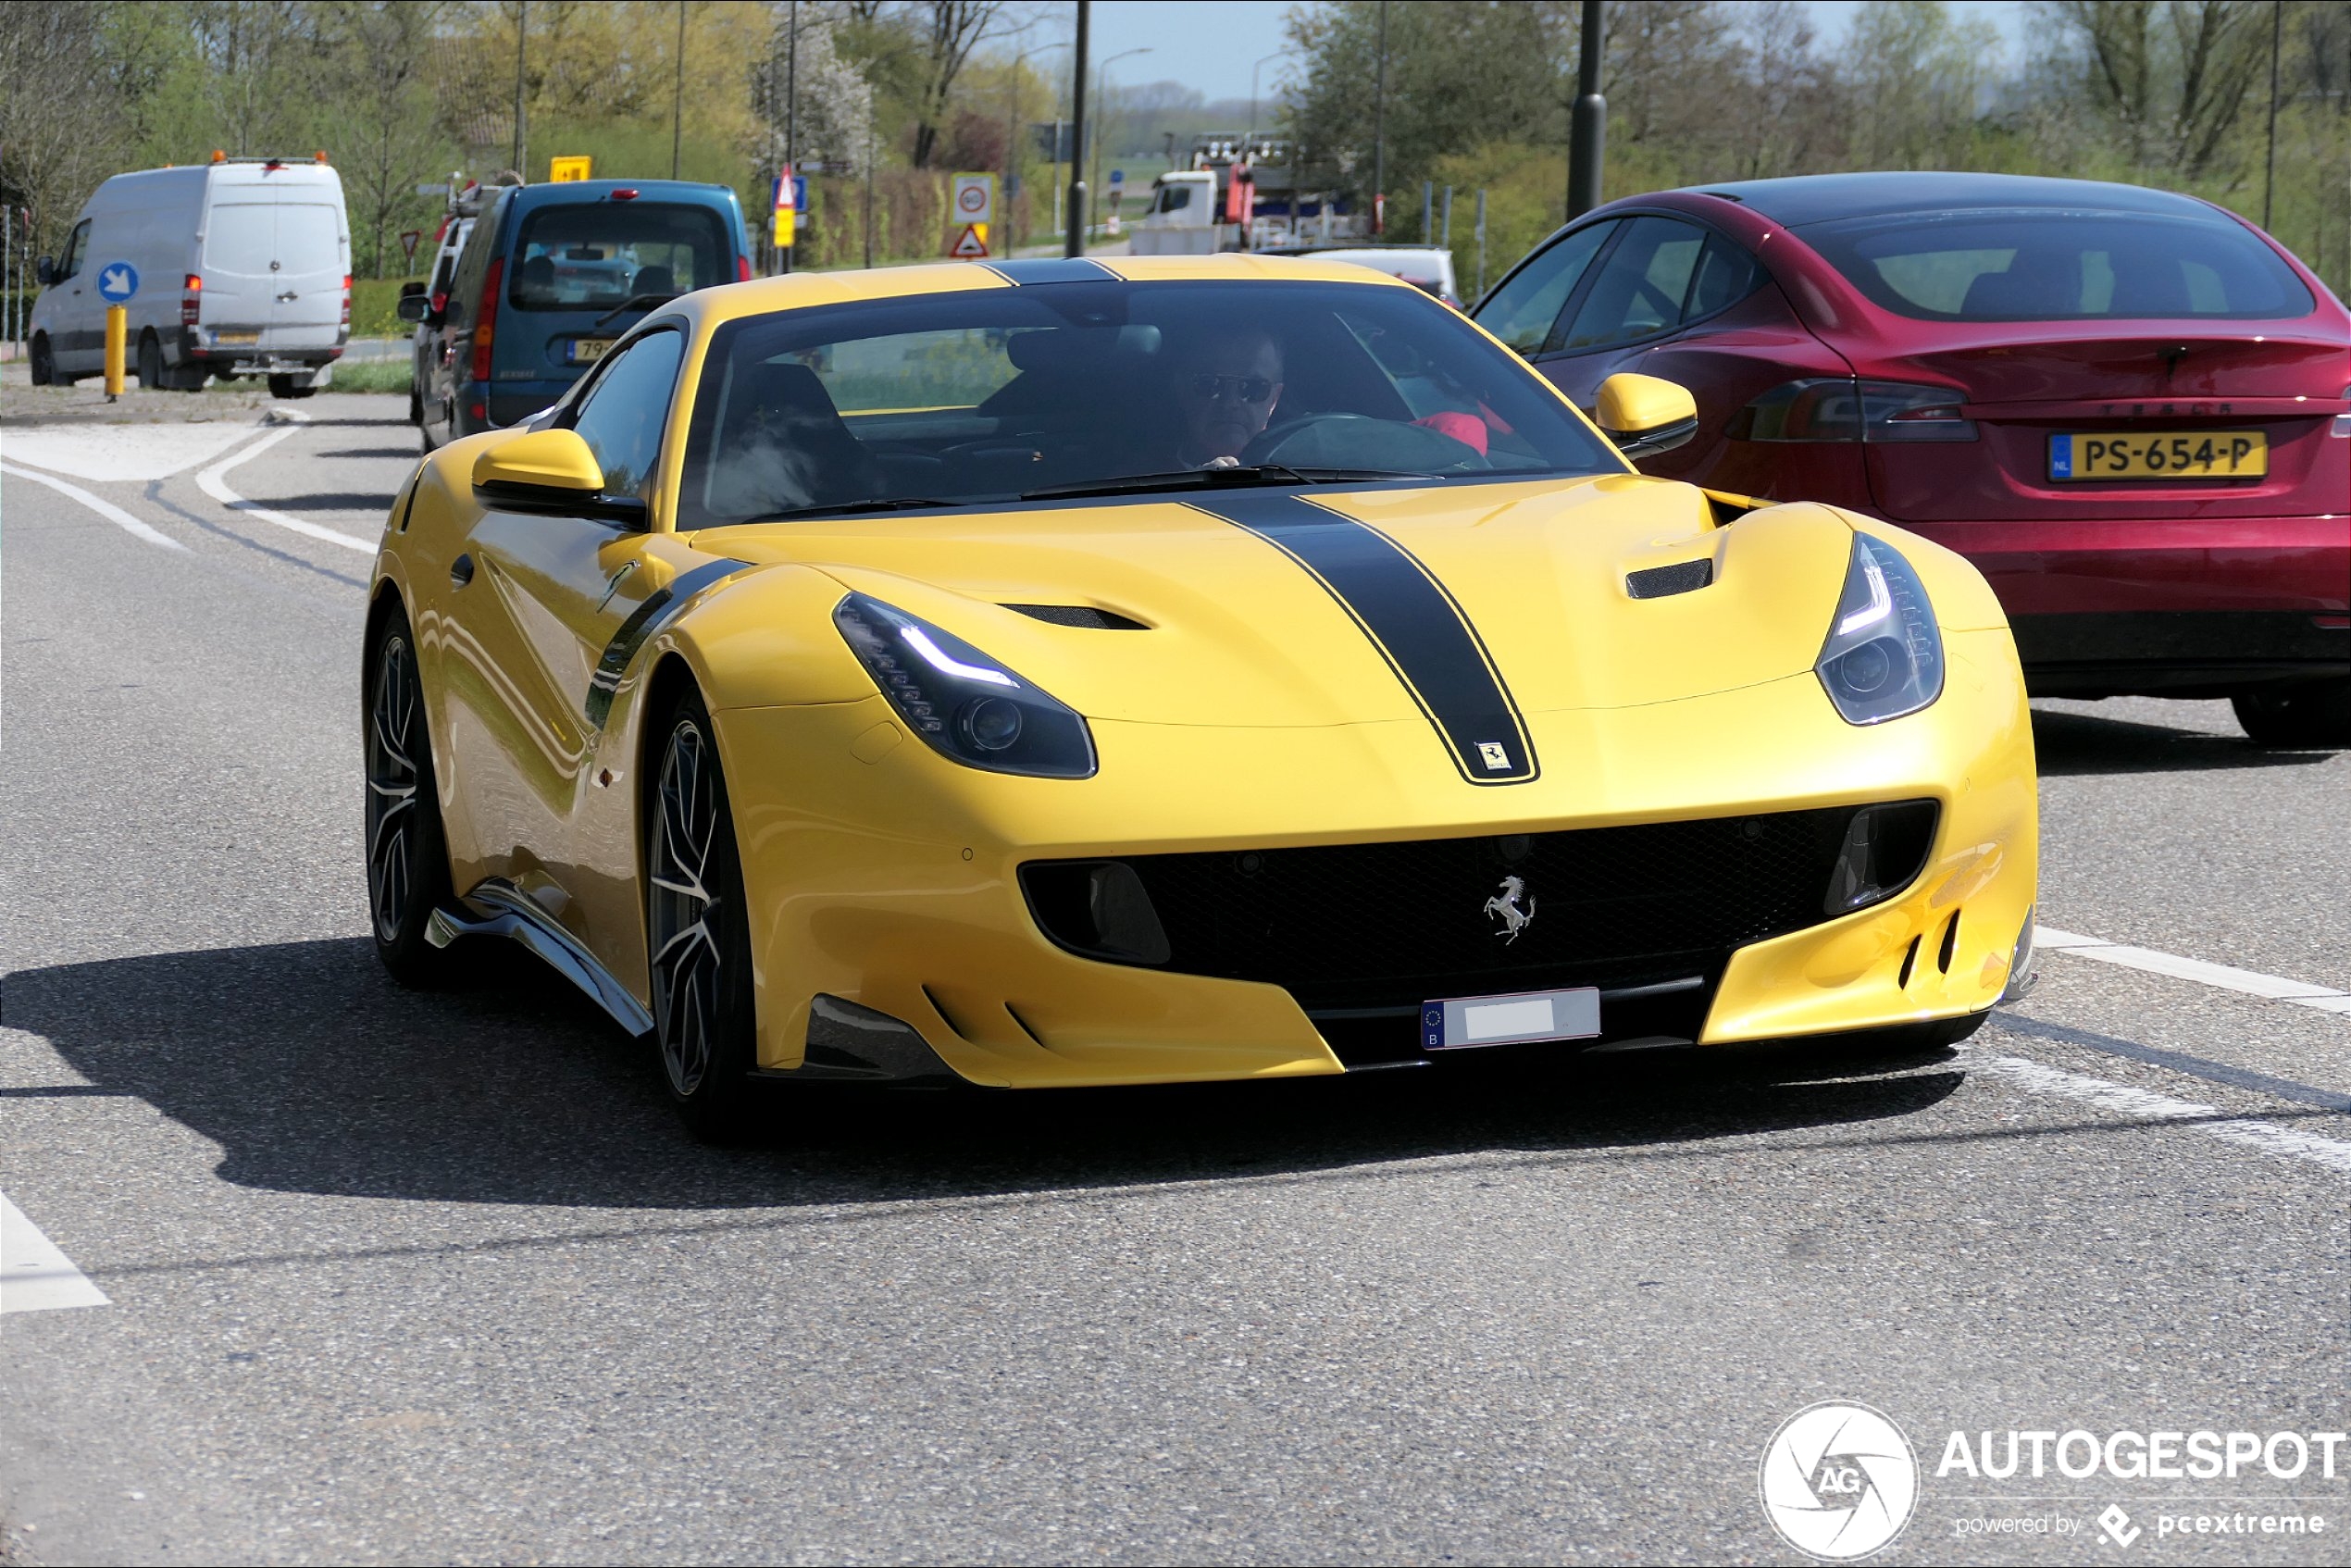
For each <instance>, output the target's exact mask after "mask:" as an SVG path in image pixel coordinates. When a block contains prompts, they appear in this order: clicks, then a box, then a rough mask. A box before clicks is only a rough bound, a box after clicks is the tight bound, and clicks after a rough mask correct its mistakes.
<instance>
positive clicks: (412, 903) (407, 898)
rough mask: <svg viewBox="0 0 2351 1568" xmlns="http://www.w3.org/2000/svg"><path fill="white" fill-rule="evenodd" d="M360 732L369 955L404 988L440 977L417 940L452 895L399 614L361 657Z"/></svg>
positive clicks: (438, 957)
mask: <svg viewBox="0 0 2351 1568" xmlns="http://www.w3.org/2000/svg"><path fill="white" fill-rule="evenodd" d="M362 722H363V723H364V725H365V728H366V733H365V735H364V737H363V741H362V750H363V752H364V754H365V756H366V759H367V760H366V773H367V837H366V840H365V842H366V845H367V911H368V915H369V922H370V925H371V926H372V927H373V929H374V932H375V939H376V957H377V958H378V959H379V960H381V961H382V964H383V966H384V968H385V969H386V970H387V971H388V972H389V973H390V974H391V976H392V978H393V979H395V980H397V981H399V982H400V983H401V984H402V985H404V986H413V987H419V988H422V987H427V986H431V985H434V984H436V983H438V982H439V981H441V980H442V979H444V978H445V977H447V976H448V974H449V971H450V965H449V962H448V956H447V954H445V953H444V952H442V950H440V949H438V948H436V947H434V946H432V945H431V944H430V943H429V942H428V941H426V940H425V928H426V924H427V922H428V921H429V919H430V918H431V915H432V912H433V911H434V910H435V909H436V908H438V907H439V906H441V905H442V904H443V903H446V902H449V901H450V900H451V898H452V897H453V891H452V890H451V888H450V885H449V846H448V840H447V839H446V838H445V837H444V836H443V834H442V827H441V797H440V795H439V794H438V793H437V792H436V790H435V788H434V779H433V767H432V741H431V739H430V735H429V730H428V728H427V724H426V718H425V697H424V684H423V682H422V681H421V680H420V679H418V678H417V656H416V638H415V637H414V635H413V634H412V633H411V632H410V631H409V629H408V617H407V616H405V615H404V614H403V613H402V612H401V611H400V610H398V609H396V608H395V609H394V610H393V611H392V613H391V614H390V615H388V616H385V617H384V620H383V624H382V626H381V627H380V628H379V629H378V631H377V633H376V639H375V643H374V645H373V646H372V647H370V648H369V649H368V650H367V706H366V708H365V709H364V710H363V716H362Z"/></svg>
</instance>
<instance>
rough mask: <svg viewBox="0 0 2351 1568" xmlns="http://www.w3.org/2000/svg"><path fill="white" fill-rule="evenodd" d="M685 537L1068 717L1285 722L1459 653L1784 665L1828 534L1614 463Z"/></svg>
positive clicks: (1848, 533) (1714, 677)
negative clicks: (1596, 473) (901, 627)
mask: <svg viewBox="0 0 2351 1568" xmlns="http://www.w3.org/2000/svg"><path fill="white" fill-rule="evenodd" d="M695 547H696V549H697V550H698V551H702V552H715V553H720V554H726V555H728V556H731V557H733V558H735V559H738V560H741V561H746V562H751V563H753V564H766V563H787V562H789V563H794V564H797V565H801V566H811V567H815V569H817V570H819V571H822V572H824V573H826V574H827V575H828V576H829V577H831V578H832V579H835V580H837V581H838V582H840V584H841V585H842V586H843V587H844V588H847V589H853V590H855V591H858V592H861V593H866V594H870V595H872V596H873V597H875V598H877V599H880V600H883V601H885V602H887V603H889V604H894V605H896V606H897V607H898V608H900V609H902V610H904V611H906V612H908V613H910V614H912V615H915V616H921V617H923V618H924V619H926V620H928V621H931V622H932V623H934V624H936V625H938V626H939V627H942V628H945V629H947V630H949V631H951V632H952V633H954V634H955V635H956V636H958V637H960V638H963V639H964V641H968V642H970V643H972V644H973V645H975V646H976V647H978V648H980V649H982V650H984V651H986V653H989V655H990V656H991V657H993V658H995V659H998V660H1000V661H1001V663H1002V664H1003V665H1004V666H1006V667H1007V668H1009V669H1010V670H1011V671H1013V672H1014V674H1016V675H1017V676H1019V677H1020V678H1023V679H1025V680H1027V681H1029V682H1030V683H1032V684H1034V685H1036V686H1038V687H1040V688H1042V689H1043V690H1045V691H1049V692H1051V693H1052V694H1053V695H1054V696H1056V697H1058V698H1060V699H1061V700H1062V701H1063V702H1064V703H1069V704H1070V705H1071V706H1072V707H1074V708H1076V709H1077V710H1078V711H1079V712H1081V713H1083V714H1086V715H1088V716H1090V717H1094V718H1100V719H1106V720H1125V721H1130V722H1139V723H1158V724H1185V725H1220V726H1243V727H1257V726H1269V727H1270V726H1281V727H1297V726H1324V725H1339V724H1362V723H1378V722H1383V721H1389V720H1398V719H1412V718H1415V717H1419V716H1432V717H1433V716H1437V710H1438V709H1441V708H1442V707H1444V705H1445V703H1446V702H1447V701H1448V696H1447V692H1448V691H1449V686H1448V683H1449V682H1457V681H1461V680H1469V681H1472V682H1473V683H1474V681H1475V680H1476V679H1477V678H1478V675H1477V666H1483V668H1484V669H1485V671H1486V677H1487V678H1490V679H1491V680H1492V681H1493V682H1495V683H1496V685H1498V686H1499V690H1500V691H1503V692H1505V693H1506V694H1507V700H1508V702H1509V703H1510V704H1511V705H1512V706H1514V707H1515V708H1516V709H1517V711H1518V712H1519V713H1520V714H1522V715H1526V714H1535V713H1541V712H1548V711H1555V710H1561V709H1585V708H1617V707H1628V706H1634V705H1637V704H1643V703H1665V702H1673V701H1675V700H1677V699H1681V698H1688V697H1697V696H1704V695H1708V694H1711V693H1714V692H1719V691H1729V690H1733V689H1735V688H1738V687H1743V686H1750V685H1756V684H1760V683H1761V682H1764V681H1769V680H1774V679H1778V678H1784V677H1785V676H1788V675H1791V674H1796V673H1800V672H1802V671H1804V670H1807V669H1809V668H1810V667H1811V666H1812V664H1813V662H1814V660H1815V659H1816V658H1817V657H1818V655H1819V653H1820V650H1821V643H1822V638H1823V637H1824V636H1825V635H1826V632H1827V628H1828V625H1829V620H1830V616H1831V615H1832V613H1833V612H1834V610H1835V605H1836V602H1837V597H1838V594H1839V592H1840V591H1841V588H1842V585H1843V582H1844V578H1845V572H1846V568H1847V563H1848V560H1849V558H1850V554H1851V551H1852V530H1851V526H1850V524H1849V523H1848V522H1847V519H1846V518H1845V517H1844V516H1842V515H1840V514H1838V513H1836V512H1834V511H1831V510H1830V509H1828V508H1826V507H1822V506H1817V505H1810V504H1802V505H1786V506H1773V507H1769V508H1766V509H1764V510H1761V511H1757V512H1752V513H1749V514H1748V515H1747V516H1744V517H1741V518H1740V519H1739V520H1737V521H1736V522H1735V523H1734V524H1732V525H1730V526H1728V527H1718V526H1717V525H1716V522H1715V519H1714V515H1713V513H1712V510H1711V505H1710V502H1709V500H1708V498H1707V497H1706V495H1705V494H1704V493H1703V492H1700V491H1698V490H1697V489H1694V488H1692V487H1690V486H1687V485H1684V484H1679V483H1673V482H1669V481H1664V480H1659V479H1647V478H1644V477H1641V476H1638V475H1631V474H1626V475H1611V476H1606V477H1602V478H1598V479H1576V480H1569V481H1565V482H1562V481H1561V480H1558V479H1547V480H1543V481H1540V482H1528V483H1499V484H1498V483H1469V484H1455V485H1447V486H1434V487H1429V488H1425V489H1422V488H1412V489H1404V488H1396V487H1381V488H1378V489H1373V490H1363V491H1353V492H1347V491H1332V490H1320V489H1318V490H1313V491H1308V492H1299V491H1291V490H1234V491H1220V492H1209V493H1205V494H1200V495H1198V496H1186V497H1183V498H1180V499H1164V500H1163V499H1158V498H1152V499H1149V500H1126V499H1124V498H1122V499H1120V500H1118V501H1116V502H1113V503H1108V504H1104V503H1097V502H1087V503H1079V504H1071V503H1054V504H1039V505H1036V506H1033V507H1013V508H1003V509H989V510H986V511H976V512H971V513H961V514H947V515H941V514H929V515H925V516H883V517H859V518H849V519H812V520H809V521H805V522H794V523H777V524H759V525H744V526H738V527H733V528H728V529H716V530H711V531H710V532H706V533H704V534H703V535H701V536H700V537H699V538H698V539H697V540H696V541H695ZM1698 563H1703V564H1704V565H1703V567H1702V568H1701V567H1700V566H1698ZM1661 566H1681V567H1682V568H1684V569H1683V571H1682V572H1680V573H1677V574H1670V576H1672V577H1673V579H1674V581H1673V582H1670V583H1669V582H1660V581H1657V580H1655V579H1650V580H1648V581H1646V582H1645V583H1643V584H1642V585H1641V586H1642V587H1643V588H1645V589H1647V590H1648V594H1647V596H1643V597H1636V596H1635V594H1636V588H1634V587H1631V586H1628V583H1627V578H1628V575H1629V574H1633V573H1640V572H1647V571H1649V570H1651V569H1653V568H1657V567H1661ZM1701 575H1703V577H1704V579H1706V582H1705V586H1703V587H1698V588H1696V589H1695V590H1690V591H1678V592H1671V591H1664V590H1666V589H1668V588H1670V587H1673V586H1678V584H1680V583H1686V582H1688V581H1690V580H1692V579H1695V578H1698V577H1699V576H1701ZM1014 606H1029V607H1030V608H1028V609H1022V608H1015V607H1014ZM1039 609H1043V610H1044V611H1046V612H1047V613H1048V614H1049V615H1054V616H1058V622H1057V621H1056V620H1053V619H1045V618H1039V616H1038V614H1037V611H1038V610H1039ZM1071 611H1076V612H1080V614H1078V615H1071V614H1069V612H1071ZM1085 612H1095V613H1096V614H1094V615H1091V616H1088V615H1086V614H1084V613H1085ZM1089 619H1090V620H1094V621H1097V622H1100V623H1102V624H1096V625H1083V624H1060V623H1066V622H1071V621H1082V620H1089ZM1487 689H1488V690H1491V689H1492V688H1487Z"/></svg>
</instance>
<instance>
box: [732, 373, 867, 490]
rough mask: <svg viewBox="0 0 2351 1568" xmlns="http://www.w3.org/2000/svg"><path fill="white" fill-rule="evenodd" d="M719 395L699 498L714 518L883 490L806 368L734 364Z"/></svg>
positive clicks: (828, 396)
mask: <svg viewBox="0 0 2351 1568" xmlns="http://www.w3.org/2000/svg"><path fill="white" fill-rule="evenodd" d="M725 396H726V403H725V405H724V409H723V411H722V413H721V414H720V417H719V425H718V431H717V440H716V442H715V447H716V453H717V460H716V461H715V463H713V464H712V465H711V472H710V480H709V488H708V492H707V494H706V497H705V504H706V505H707V506H708V508H709V509H710V511H711V512H712V513H713V514H714V515H715V516H732V517H745V516H759V515H761V514H762V513H766V512H784V511H790V510H792V509H793V508H795V507H801V506H832V505H839V504H841V503H843V502H849V501H864V500H868V499H872V498H874V497H877V496H878V495H879V494H880V493H881V487H882V484H883V479H884V476H883V473H882V470H881V466H880V465H879V464H878V463H877V461H876V460H875V459H874V456H873V454H871V453H869V452H867V451H866V449H865V444H864V443H863V442H860V441H858V439H857V437H856V436H855V435H854V434H852V432H851V430H850V429H849V426H848V425H847V423H845V422H844V421H843V420H842V418H841V417H840V410H839V409H838V408H837V407H835V406H834V404H833V400H832V396H831V394H830V393H828V392H826V391H825V383H824V382H823V381H822V380H818V379H817V376H816V372H815V371H814V370H812V369H810V368H809V367H807V366H805V365H801V364H797V363H794V362H792V361H790V360H786V361H783V362H780V363H778V362H776V361H766V362H763V363H758V364H752V365H744V366H739V367H737V368H736V370H735V373H734V375H733V378H732V380H731V384H730V385H729V386H728V389H727V391H726V393H725Z"/></svg>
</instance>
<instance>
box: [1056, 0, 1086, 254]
mask: <svg viewBox="0 0 2351 1568" xmlns="http://www.w3.org/2000/svg"><path fill="white" fill-rule="evenodd" d="M1093 8H1094V7H1093V0H1077V40H1076V44H1073V45H1072V46H1071V48H1070V51H1069V120H1070V134H1071V135H1072V136H1073V137H1075V138H1076V140H1075V142H1074V143H1072V145H1071V147H1070V149H1069V231H1068V232H1067V233H1066V234H1065V235H1064V236H1063V239H1062V255H1065V256H1081V255H1085V254H1086V38H1087V33H1088V31H1089V26H1090V24H1091V22H1092V20H1093V18H1092V15H1091V13H1092V11H1093Z"/></svg>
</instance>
